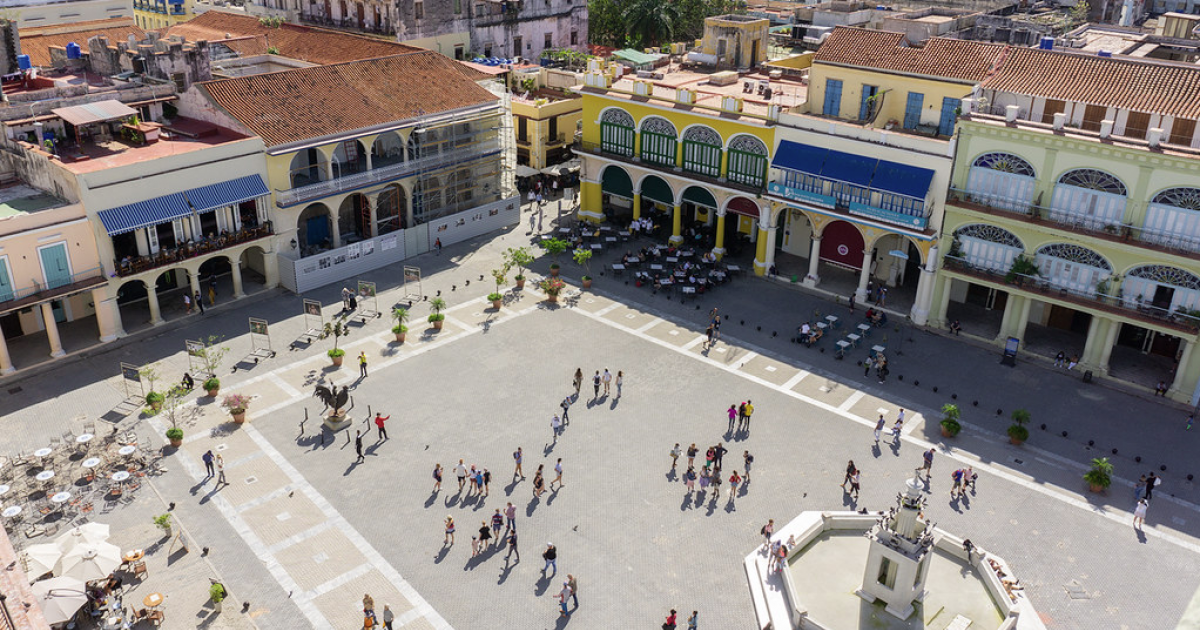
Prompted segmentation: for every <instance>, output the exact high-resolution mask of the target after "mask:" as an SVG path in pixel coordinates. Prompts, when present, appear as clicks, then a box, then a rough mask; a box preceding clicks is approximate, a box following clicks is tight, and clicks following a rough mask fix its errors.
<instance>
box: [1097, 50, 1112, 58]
mask: <svg viewBox="0 0 1200 630" xmlns="http://www.w3.org/2000/svg"><path fill="white" fill-rule="evenodd" d="M1096 54H1097V55H1100V56H1101V57H1111V56H1112V52H1111V51H1107V50H1101V51H1100V52H1098V53H1096Z"/></svg>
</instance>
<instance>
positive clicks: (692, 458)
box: [687, 442, 700, 468]
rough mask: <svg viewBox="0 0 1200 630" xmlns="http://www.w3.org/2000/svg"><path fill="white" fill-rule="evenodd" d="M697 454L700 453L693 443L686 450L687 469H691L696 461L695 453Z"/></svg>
mask: <svg viewBox="0 0 1200 630" xmlns="http://www.w3.org/2000/svg"><path fill="white" fill-rule="evenodd" d="M698 452H700V449H698V448H696V443H695V442H692V445H691V446H689V447H688V449H687V458H688V468H691V467H692V466H693V465H694V463H695V461H696V453H698Z"/></svg>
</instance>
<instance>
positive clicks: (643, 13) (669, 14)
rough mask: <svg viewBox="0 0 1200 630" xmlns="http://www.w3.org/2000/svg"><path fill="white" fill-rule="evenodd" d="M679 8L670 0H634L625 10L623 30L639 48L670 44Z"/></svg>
mask: <svg viewBox="0 0 1200 630" xmlns="http://www.w3.org/2000/svg"><path fill="white" fill-rule="evenodd" d="M678 20H679V8H678V7H676V6H675V3H674V2H672V1H670V0H634V2H633V3H631V4H630V5H629V8H628V9H626V10H625V28H626V30H627V31H628V32H629V36H630V37H631V38H632V39H633V40H634V41H636V42H637V43H638V44H639V45H640V46H643V47H645V46H655V45H658V44H660V43H663V42H670V41H671V38H672V37H673V36H674V35H675V24H676V22H677V21H678Z"/></svg>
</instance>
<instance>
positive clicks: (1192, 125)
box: [1167, 118, 1196, 147]
mask: <svg viewBox="0 0 1200 630" xmlns="http://www.w3.org/2000/svg"><path fill="white" fill-rule="evenodd" d="M1194 135H1196V121H1194V120H1191V119H1188V118H1176V119H1175V122H1173V123H1171V139H1170V140H1168V141H1167V142H1170V143H1171V144H1179V145H1183V146H1185V147H1190V146H1192V136H1194Z"/></svg>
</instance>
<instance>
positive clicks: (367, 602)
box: [362, 593, 375, 621]
mask: <svg viewBox="0 0 1200 630" xmlns="http://www.w3.org/2000/svg"><path fill="white" fill-rule="evenodd" d="M362 601H363V615H365V616H367V617H370V618H371V621H375V599H374V598H372V597H371V594H370V593H363V600H362Z"/></svg>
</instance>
